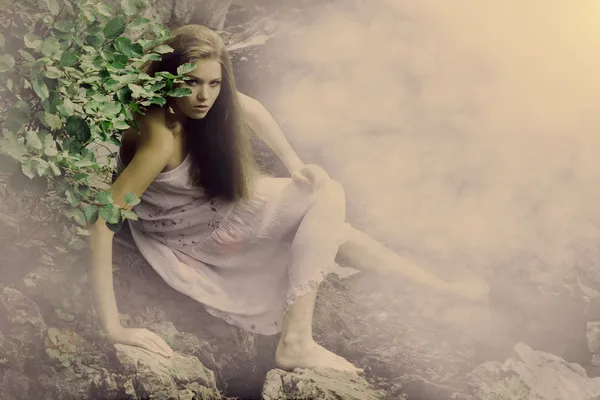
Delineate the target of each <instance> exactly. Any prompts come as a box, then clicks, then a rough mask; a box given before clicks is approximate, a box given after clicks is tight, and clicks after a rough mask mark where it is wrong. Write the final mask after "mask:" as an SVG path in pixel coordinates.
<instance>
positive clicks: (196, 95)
mask: <svg viewBox="0 0 600 400" xmlns="http://www.w3.org/2000/svg"><path fill="white" fill-rule="evenodd" d="M194 64H196V69H195V70H193V71H192V72H190V73H189V74H187V76H188V77H190V79H189V80H187V81H185V82H183V83H179V84H178V85H177V87H184V88H189V89H190V90H191V91H192V94H191V95H189V96H185V97H175V98H174V101H175V106H176V107H177V108H178V109H179V111H181V112H182V113H183V114H185V115H187V116H188V117H190V118H194V119H202V118H204V117H205V116H206V113H208V111H209V110H210V108H211V107H212V106H213V104H214V103H215V100H216V99H217V97H218V96H219V93H220V92H221V81H222V75H221V63H219V61H217V60H196V61H195V62H194Z"/></svg>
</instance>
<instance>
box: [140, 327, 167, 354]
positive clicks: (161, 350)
mask: <svg viewBox="0 0 600 400" xmlns="http://www.w3.org/2000/svg"><path fill="white" fill-rule="evenodd" d="M142 339H143V341H144V343H147V344H149V345H150V346H151V347H152V351H154V352H155V353H158V354H161V355H163V356H165V357H171V355H173V350H172V349H171V348H170V347H169V345H168V344H167V343H166V342H165V341H164V340H163V338H161V337H160V336H158V335H157V334H155V333H153V332H150V331H149V330H144V332H143V338H142Z"/></svg>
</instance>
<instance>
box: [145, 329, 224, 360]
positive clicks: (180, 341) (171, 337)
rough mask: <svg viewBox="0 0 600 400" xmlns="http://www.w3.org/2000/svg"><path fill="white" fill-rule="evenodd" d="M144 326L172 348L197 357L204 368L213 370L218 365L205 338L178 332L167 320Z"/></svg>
mask: <svg viewBox="0 0 600 400" xmlns="http://www.w3.org/2000/svg"><path fill="white" fill-rule="evenodd" d="M145 327H146V328H147V329H149V330H150V331H152V332H154V333H156V334H158V335H159V336H161V337H162V338H163V339H164V340H165V342H167V344H168V345H169V346H170V347H171V348H172V349H173V350H175V351H177V352H179V353H182V354H188V355H192V356H195V357H197V358H198V359H199V360H200V362H201V363H202V364H203V365H204V366H205V367H206V368H208V369H210V370H213V371H214V370H215V369H216V368H219V367H220V365H219V364H218V363H217V361H216V360H215V357H214V355H213V354H214V350H213V348H212V346H211V345H210V344H209V343H208V342H207V341H206V340H203V339H200V338H199V337H198V336H196V335H192V334H189V333H182V332H179V331H178V330H177V328H175V326H174V325H173V323H172V322H169V321H164V322H158V323H153V324H149V325H147V326H145Z"/></svg>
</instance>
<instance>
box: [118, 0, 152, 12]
mask: <svg viewBox="0 0 600 400" xmlns="http://www.w3.org/2000/svg"><path fill="white" fill-rule="evenodd" d="M148 5H149V4H148V1H147V0H121V8H122V9H123V12H124V13H125V15H129V16H132V15H135V14H138V13H139V12H140V11H142V10H144V9H145V8H147V7H148Z"/></svg>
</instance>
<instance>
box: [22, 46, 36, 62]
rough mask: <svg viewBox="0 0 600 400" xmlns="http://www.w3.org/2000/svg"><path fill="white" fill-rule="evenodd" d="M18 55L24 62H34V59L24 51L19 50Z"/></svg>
mask: <svg viewBox="0 0 600 400" xmlns="http://www.w3.org/2000/svg"><path fill="white" fill-rule="evenodd" d="M19 54H20V55H21V57H23V58H24V59H25V61H29V62H35V58H34V57H33V56H32V55H31V54H30V53H28V52H26V51H25V50H23V49H19Z"/></svg>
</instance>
